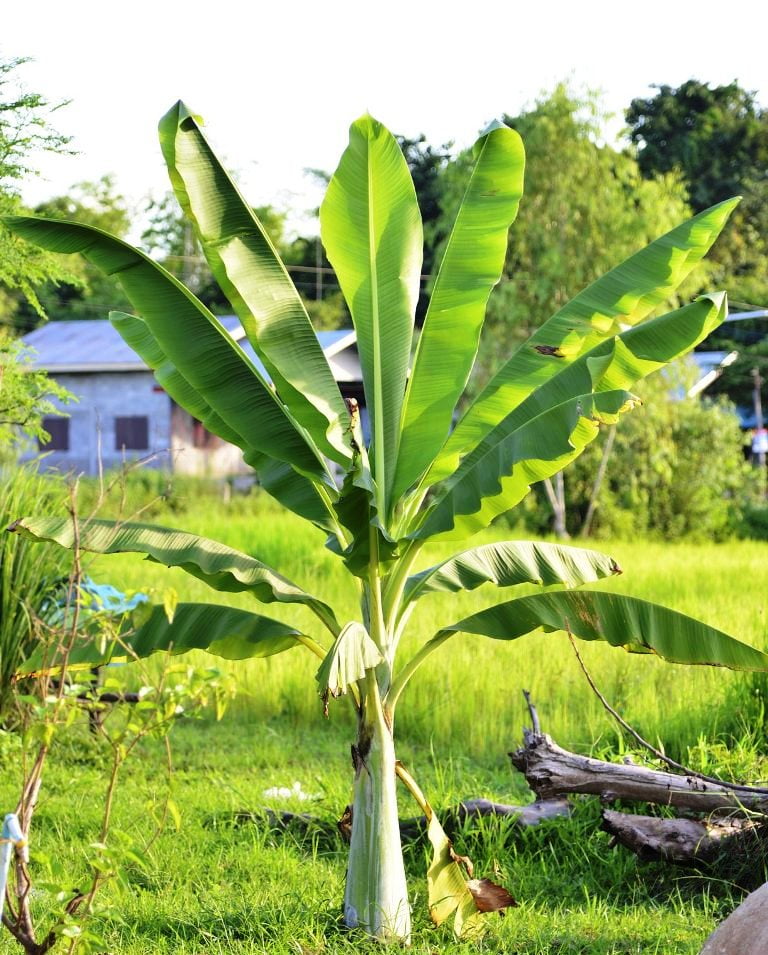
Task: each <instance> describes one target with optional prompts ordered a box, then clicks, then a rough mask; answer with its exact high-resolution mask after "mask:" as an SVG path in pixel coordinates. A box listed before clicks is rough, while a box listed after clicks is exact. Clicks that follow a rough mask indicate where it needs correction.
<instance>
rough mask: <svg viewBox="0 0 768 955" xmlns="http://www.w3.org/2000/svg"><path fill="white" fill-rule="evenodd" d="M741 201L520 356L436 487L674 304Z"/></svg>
mask: <svg viewBox="0 0 768 955" xmlns="http://www.w3.org/2000/svg"><path fill="white" fill-rule="evenodd" d="M738 201H739V200H738V199H729V200H727V201H726V202H721V203H719V204H718V205H716V206H713V207H712V208H711V209H707V210H705V211H704V212H702V213H700V214H699V215H697V216H694V218H692V219H689V220H688V221H687V222H685V223H683V224H682V225H679V226H677V227H676V228H675V229H672V230H671V231H670V232H668V233H667V234H666V235H663V236H661V238H659V239H656V240H655V241H654V242H651V244H650V245H648V246H646V247H645V248H644V249H641V250H640V251H639V252H636V253H635V254H634V255H632V256H630V257H629V258H628V259H626V260H625V261H624V262H622V263H621V265H618V266H616V268H614V269H611V271H610V272H607V273H606V274H605V275H604V276H602V277H601V278H599V279H597V280H596V281H595V282H593V283H592V284H591V285H589V286H588V287H587V288H586V289H584V291H582V292H580V293H579V294H578V295H577V296H576V297H575V298H573V299H572V300H571V301H570V302H568V303H567V304H566V305H565V306H563V308H561V309H560V310H559V311H558V312H557V313H556V314H555V315H553V316H552V318H550V319H549V320H548V321H547V322H545V323H544V324H543V325H542V326H541V327H540V328H539V329H538V330H537V331H536V332H535V333H534V335H533V336H531V338H529V339H528V341H526V342H525V343H524V344H523V345H521V346H520V348H519V349H518V350H517V351H516V352H515V353H514V354H513V355H512V357H511V358H510V359H509V361H507V363H506V364H505V365H504V366H503V367H502V368H501V369H500V371H499V372H498V373H497V374H496V375H495V376H494V378H493V379H492V380H491V381H490V382H489V383H488V385H487V386H486V387H485V388H484V389H483V391H482V392H481V393H480V395H478V397H477V399H476V400H475V401H474V403H473V404H472V405H471V406H470V408H469V409H468V410H467V412H466V414H465V415H464V417H463V418H462V419H461V421H459V423H458V425H457V426H456V428H455V430H454V431H453V433H452V434H451V436H450V437H449V439H448V441H447V442H446V444H445V446H444V448H443V450H442V451H441V452H440V454H439V456H438V458H437V460H436V461H435V464H434V465H433V467H432V468H431V469H430V471H429V473H428V475H427V479H426V481H425V483H429V484H434V483H436V482H438V481H440V480H442V479H443V478H445V477H446V476H448V475H449V474H451V473H452V472H453V471H454V470H455V469H456V467H457V465H458V462H459V459H460V457H461V455H462V453H464V452H465V451H467V450H469V449H471V448H473V447H475V446H476V445H477V444H478V443H479V442H480V441H481V440H482V439H483V437H484V436H485V435H486V434H487V433H488V432H489V431H490V430H491V429H492V428H493V427H495V425H496V424H498V422H499V421H501V420H502V419H503V418H504V417H506V416H507V415H508V414H509V413H510V412H511V411H512V410H513V409H514V408H515V407H517V405H519V404H520V403H521V402H522V401H523V400H524V399H525V398H527V397H528V395H529V394H530V393H531V392H532V391H534V390H535V389H536V388H538V387H540V386H541V385H542V384H544V383H545V382H546V381H548V380H549V379H550V378H551V377H553V376H554V375H555V374H557V373H558V372H560V371H561V370H562V368H563V367H564V366H566V365H568V364H570V363H571V362H572V361H574V360H575V359H576V358H578V357H579V356H580V355H583V354H584V353H585V352H586V351H589V350H590V349H592V348H594V347H595V345H597V344H599V342H601V341H603V340H604V339H605V338H610V337H613V336H614V335H616V334H618V333H620V332H621V330H622V326H625V325H637V324H638V323H639V322H641V321H643V319H645V318H646V317H647V316H648V315H649V314H650V313H651V312H652V311H653V309H655V308H656V307H657V306H659V305H661V304H662V303H663V302H664V301H665V300H666V299H668V298H669V297H670V296H671V295H672V293H673V292H674V291H675V289H676V288H677V287H678V285H680V283H681V282H682V281H683V280H684V279H685V278H686V276H687V275H688V274H689V273H690V271H691V270H692V269H693V268H694V267H695V266H696V265H697V264H698V263H699V262H700V261H701V259H702V258H703V256H704V255H705V254H706V253H707V252H708V251H709V248H710V247H711V245H712V243H713V242H714V241H715V239H716V238H717V236H718V235H719V233H720V231H721V230H722V228H723V226H724V225H725V223H726V221H727V219H728V216H729V215H730V214H731V212H732V211H733V209H734V208H735V206H736V204H737V203H738Z"/></svg>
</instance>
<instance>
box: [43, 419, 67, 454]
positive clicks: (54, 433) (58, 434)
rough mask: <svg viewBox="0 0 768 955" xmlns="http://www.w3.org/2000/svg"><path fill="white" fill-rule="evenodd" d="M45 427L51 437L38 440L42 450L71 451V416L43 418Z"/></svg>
mask: <svg viewBox="0 0 768 955" xmlns="http://www.w3.org/2000/svg"><path fill="white" fill-rule="evenodd" d="M43 427H44V428H45V430H46V431H47V432H48V434H49V435H50V436H51V437H50V439H49V440H48V441H38V442H37V443H38V446H39V448H40V450H41V451H69V418H43Z"/></svg>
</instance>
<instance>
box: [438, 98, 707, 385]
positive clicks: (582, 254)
mask: <svg viewBox="0 0 768 955" xmlns="http://www.w3.org/2000/svg"><path fill="white" fill-rule="evenodd" d="M505 122H506V123H507V125H509V126H511V127H512V128H513V129H516V130H517V131H518V132H519V133H520V135H521V136H522V137H523V139H524V141H525V144H526V170H525V195H524V197H523V200H522V202H521V203H520V211H519V214H518V219H517V225H516V227H515V229H514V230H513V231H512V233H511V235H510V244H509V249H508V251H507V258H506V263H505V266H504V272H503V274H502V277H501V281H500V282H499V284H498V286H497V287H496V288H495V289H494V292H493V294H492V295H491V299H490V303H489V306H488V313H487V318H486V330H487V331H486V337H485V341H484V343H483V345H482V346H481V351H480V360H479V365H478V366H476V369H475V383H474V386H475V387H476V388H477V387H480V386H482V384H484V383H485V381H486V380H487V379H488V377H489V376H490V375H491V374H493V373H494V372H495V370H496V368H497V367H498V365H499V363H500V362H503V361H504V360H506V358H507V356H508V355H509V353H510V352H511V350H512V348H513V347H514V346H516V345H518V344H519V343H520V342H522V341H524V340H525V339H526V338H527V337H528V336H529V335H530V334H531V332H532V331H533V330H534V329H535V328H537V327H539V326H540V325H541V324H542V323H543V322H544V321H546V320H547V319H548V318H549V316H550V315H552V314H553V313H554V312H555V311H556V310H557V309H558V308H560V307H561V306H562V305H564V304H565V303H566V302H567V301H569V300H570V299H571V298H572V297H573V296H574V295H576V294H577V293H578V292H580V291H581V290H582V289H583V288H584V287H585V286H587V285H588V284H589V283H590V282H592V281H594V280H595V279H596V278H598V276H600V275H602V274H603V273H604V272H606V271H607V270H608V269H610V268H611V267H613V266H614V265H615V264H616V262H617V261H619V260H620V259H621V258H623V257H625V256H628V255H631V254H632V253H633V252H635V251H636V250H637V249H639V248H642V246H643V245H645V244H647V243H648V242H650V241H651V240H653V239H655V238H657V237H658V236H659V235H661V234H662V233H664V232H666V231H667V230H669V229H671V228H672V226H673V225H674V224H675V223H676V222H679V221H681V220H682V219H684V218H685V217H686V216H687V215H689V214H690V213H689V209H688V206H687V204H686V201H685V190H684V187H683V185H682V183H681V181H680V179H679V177H678V176H677V175H675V174H667V175H659V176H656V177H653V178H652V179H649V180H646V179H644V178H643V176H642V175H641V173H640V169H639V167H638V164H637V161H636V159H635V158H634V155H633V154H632V153H630V152H627V151H622V150H620V149H617V148H614V147H613V146H611V145H609V144H607V143H605V142H604V117H603V116H602V114H601V110H600V103H599V100H598V98H597V97H596V96H595V95H594V94H591V93H587V94H585V95H582V96H579V95H576V94H575V93H574V92H572V91H571V90H569V89H568V88H567V87H566V86H564V85H562V84H561V85H559V86H557V87H556V88H555V89H554V90H553V91H552V93H551V94H549V95H548V96H546V97H543V98H542V99H540V100H538V101H537V102H536V103H535V105H534V106H533V107H532V108H530V109H528V110H525V111H524V112H522V113H520V114H519V115H517V116H507V117H505ZM471 163H472V157H471V154H470V153H469V152H467V153H465V154H463V155H462V156H460V157H459V159H458V160H457V162H456V163H455V164H453V165H452V166H449V167H448V168H447V170H446V173H445V175H444V176H443V182H444V188H443V195H442V199H441V202H442V206H443V221H444V225H443V229H442V234H445V232H446V231H447V228H446V226H445V223H450V222H451V221H452V217H453V215H454V213H455V210H456V208H457V206H458V203H459V201H460V197H461V194H462V190H463V189H464V187H465V183H466V175H467V171H468V169H469V167H470V166H471ZM699 274H700V270H699ZM700 285H701V280H700V278H693V279H689V280H688V281H687V282H686V284H685V285H684V286H683V287H682V289H681V291H680V294H679V298H678V299H677V300H676V301H675V302H671V303H670V307H671V306H672V305H674V304H678V303H679V301H684V300H687V299H689V298H690V296H691V294H692V292H695V291H697V290H698V289H699V287H700Z"/></svg>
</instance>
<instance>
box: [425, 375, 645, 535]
mask: <svg viewBox="0 0 768 955" xmlns="http://www.w3.org/2000/svg"><path fill="white" fill-rule="evenodd" d="M636 403H637V399H636V398H635V397H634V396H633V395H631V394H630V393H629V392H627V391H606V392H602V393H601V394H584V395H581V396H579V397H574V398H571V399H570V400H569V401H566V402H563V403H562V404H560V405H557V406H555V407H554V408H550V409H549V410H547V411H545V412H544V413H543V414H541V415H539V416H538V417H536V418H532V419H530V420H529V421H526V422H524V423H523V424H522V425H521V426H520V427H519V428H517V429H515V430H514V431H512V432H511V433H510V432H508V431H507V429H506V428H505V427H504V423H503V422H502V424H501V425H499V426H498V427H497V428H496V429H494V431H492V432H491V434H490V435H489V436H488V438H487V441H486V445H487V446H486V447H484V449H483V453H482V454H477V455H475V456H474V457H473V459H472V461H471V463H470V464H468V465H467V466H466V467H464V465H463V464H462V467H461V468H460V469H459V470H458V471H457V472H456V474H455V475H454V476H453V477H452V478H451V479H449V480H448V481H446V482H445V484H444V485H443V487H442V488H441V489H440V490H439V491H438V493H437V495H436V497H435V500H434V503H433V504H432V505H431V506H430V507H429V508H428V509H427V511H426V512H425V515H424V518H423V520H422V522H421V524H420V525H419V526H418V527H416V529H415V530H413V531H412V532H411V533H410V534H409V535H408V537H409V538H411V539H413V540H427V539H429V538H438V539H442V540H454V539H456V538H459V539H465V538H466V537H468V536H470V535H471V534H475V533H477V531H480V530H482V529H483V528H484V527H487V526H488V524H490V522H491V521H492V520H493V519H494V518H495V517H498V515H499V514H503V513H504V512H505V511H507V510H509V508H510V507H513V506H514V505H515V504H517V503H518V501H521V500H522V499H523V498H524V497H525V495H526V494H527V493H528V491H529V490H530V487H531V485H532V484H534V483H536V482H537V481H543V480H544V478H547V477H550V476H551V475H552V474H556V473H557V472H558V471H560V470H562V469H563V468H564V467H565V466H566V465H567V464H569V463H570V462H571V461H572V460H573V459H574V458H576V457H577V456H578V455H579V454H580V453H581V452H582V451H583V449H584V448H585V447H586V445H587V444H589V442H590V441H592V440H593V439H594V438H595V437H596V436H597V434H598V430H599V425H600V424H601V423H606V424H609V423H613V422H615V421H616V420H617V418H618V416H619V414H621V413H622V412H624V411H627V410H629V409H630V408H632V407H633V406H634V405H635V404H636Z"/></svg>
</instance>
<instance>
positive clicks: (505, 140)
mask: <svg viewBox="0 0 768 955" xmlns="http://www.w3.org/2000/svg"><path fill="white" fill-rule="evenodd" d="M524 168H525V151H524V149H523V143H522V140H521V139H520V136H519V135H518V134H517V133H516V132H515V131H514V130H512V129H510V128H509V127H508V126H504V125H503V124H501V123H494V124H492V125H491V126H490V127H489V128H488V130H486V132H485V133H484V134H483V136H482V137H481V138H480V139H479V140H478V142H477V143H476V144H475V165H474V168H473V170H472V174H471V177H470V180H469V184H468V186H467V190H466V192H465V194H464V199H463V201H462V204H461V208H460V209H459V212H458V215H457V217H456V221H455V223H454V226H453V231H452V232H451V235H450V238H449V239H448V244H447V246H446V249H445V253H444V255H443V259H442V263H441V265H440V269H439V271H438V273H437V278H436V280H435V285H434V289H433V291H432V295H431V297H430V301H429V307H428V309H427V314H426V316H425V319H424V327H423V329H422V332H421V335H420V337H419V344H418V348H417V351H416V357H415V359H414V362H413V370H412V372H411V375H410V378H409V380H408V389H407V392H406V396H405V405H404V408H403V425H402V434H401V438H400V449H399V452H398V457H397V470H396V474H395V483H394V488H393V492H392V495H393V499H394V500H395V502H396V501H397V498H398V497H399V495H400V494H402V492H403V491H405V490H406V489H407V488H408V487H409V486H410V485H411V484H413V483H414V482H415V481H417V480H418V479H419V477H420V476H421V474H422V473H423V471H424V470H425V469H426V468H427V467H428V466H429V465H430V464H431V462H432V461H433V460H434V457H435V455H436V454H437V452H438V451H439V449H440V447H441V445H442V444H443V442H444V441H445V438H446V437H447V435H448V432H449V431H450V428H451V423H452V418H453V414H454V411H455V408H456V404H457V402H458V400H459V398H460V397H461V394H462V392H463V391H464V387H465V385H466V383H467V380H468V378H469V374H470V372H471V371H472V365H473V364H474V361H475V356H476V355H477V348H478V344H479V341H480V330H481V328H482V325H483V320H484V318H485V307H486V304H487V301H488V296H489V295H490V293H491V289H492V288H493V286H494V285H496V283H497V282H498V281H499V277H500V276H501V273H502V270H503V268H504V260H505V258H506V253H507V232H508V230H509V227H510V225H511V224H512V223H513V222H514V220H515V218H516V216H517V210H518V206H519V204H520V197H521V196H522V193H523V171H524Z"/></svg>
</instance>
